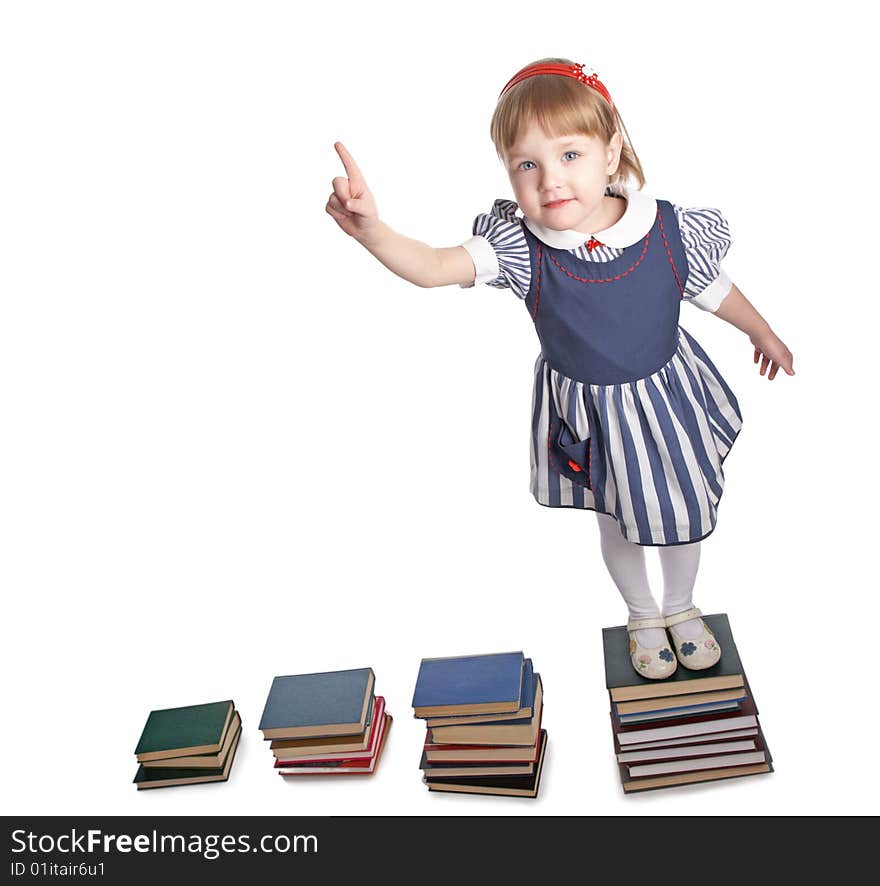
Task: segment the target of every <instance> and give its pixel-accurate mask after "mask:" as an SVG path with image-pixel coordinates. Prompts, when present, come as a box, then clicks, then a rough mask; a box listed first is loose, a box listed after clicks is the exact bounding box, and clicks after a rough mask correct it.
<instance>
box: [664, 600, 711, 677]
mask: <svg viewBox="0 0 880 886" xmlns="http://www.w3.org/2000/svg"><path fill="white" fill-rule="evenodd" d="M702 614H703V613H702V612H700V610H699V609H697V607H696V606H692V607H691V608H690V609H686V610H685V611H684V612H676V613H675V615H667V616H666V618H665V619H664V621H665V624H666V627H667V628H668V629H669V635H670V636H671V637H672V643H673V645H674V646H675V654H676V656H677V657H678V660H679V661H680V662H681V663H682V665H683V666H684V667H686V668H687V669H688V670H689V671H702V670H705V669H706V668H711V667H712V665H715V664H718V661H719V659H720V658H721V647H720V646H719V645H718V641H717V640H716V639H715V635H714V634H713V633H712V630H711V629H710V627H709V625H707V624H706V622H704V621H703V619H702V618H700V616H701V615H702ZM693 618H700V624H701V625H702V627H703V630H702V631H701V633H700V636H699V637H697V638H696V639H694V640H688V639H686V638H684V637H682V636H680V635H679V634H678V633H677V632H676V630H675V626H676V625H677V624H681V623H682V622H683V621H690V620H691V619H693Z"/></svg>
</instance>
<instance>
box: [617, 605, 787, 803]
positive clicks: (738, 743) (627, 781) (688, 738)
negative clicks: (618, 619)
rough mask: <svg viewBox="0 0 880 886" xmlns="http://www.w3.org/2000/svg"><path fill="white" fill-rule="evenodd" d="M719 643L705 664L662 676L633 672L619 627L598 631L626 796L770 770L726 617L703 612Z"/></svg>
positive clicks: (770, 765) (751, 695)
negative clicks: (715, 656) (714, 655)
mask: <svg viewBox="0 0 880 886" xmlns="http://www.w3.org/2000/svg"><path fill="white" fill-rule="evenodd" d="M703 621H704V622H705V623H706V624H707V625H708V626H709V627H710V628H711V630H712V632H713V633H714V634H715V638H716V640H717V641H718V643H719V645H720V646H721V649H722V653H721V659H720V661H718V663H717V664H715V665H713V666H712V667H711V668H706V669H705V670H702V671H690V670H688V669H687V668H685V667H683V666H682V665H681V664H679V666H678V667H677V668H676V670H675V673H674V674H673V675H672V676H671V677H669V678H667V679H665V680H649V679H647V678H645V677H641V676H639V675H638V674H637V673H636V672H635V671H634V670H633V667H632V664H631V662H630V658H629V638H628V636H627V630H626V628H625V627H624V626H618V627H614V628H603V630H602V642H603V646H604V650H605V685H606V686H607V687H608V694H609V696H610V698H611V730H612V734H613V736H614V751H615V753H616V755H617V764H618V770H619V774H620V780H621V783H622V785H623V790H624V791H625V792H626V793H632V792H636V791H646V790H652V789H655V788H666V787H672V786H674V785H682V784H693V783H695V782H703V781H714V780H717V779H726V778H739V777H742V776H746V775H758V774H760V773H763V772H772V771H773V763H772V757H771V756H770V751H769V750H768V748H767V743H766V741H765V740H764V733H763V731H762V729H761V724H760V723H759V722H758V708H757V705H756V704H755V699H754V696H753V694H752V690H751V687H750V686H749V683H748V680H747V679H746V675H745V671H744V670H743V666H742V662H741V661H740V657H739V653H738V651H737V648H736V645H735V644H734V642H733V634H732V633H731V630H730V623H729V622H728V619H727V615H725V614H723V613H721V614H718V615H704V616H703Z"/></svg>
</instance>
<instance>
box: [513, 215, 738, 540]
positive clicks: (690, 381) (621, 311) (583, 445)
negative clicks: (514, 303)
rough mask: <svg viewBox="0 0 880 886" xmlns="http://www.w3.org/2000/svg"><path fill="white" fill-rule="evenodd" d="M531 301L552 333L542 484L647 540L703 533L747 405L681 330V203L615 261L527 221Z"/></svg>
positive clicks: (539, 404) (569, 503)
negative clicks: (558, 245)
mask: <svg viewBox="0 0 880 886" xmlns="http://www.w3.org/2000/svg"><path fill="white" fill-rule="evenodd" d="M523 232H524V234H525V237H526V241H527V243H528V247H529V256H530V259H531V267H532V277H531V284H530V287H529V292H528V295H527V297H526V299H525V303H526V307H527V308H528V310H529V312H530V314H531V316H532V319H533V320H534V323H535V329H536V330H537V333H538V338H539V339H540V342H541V355H540V356H539V358H538V361H537V363H536V364H535V388H534V396H533V402H532V446H531V461H532V477H531V487H532V494H533V495H534V496H535V498H536V499H537V500H538V502H539V503H541V504H543V505H548V506H550V507H579V508H589V509H592V510H596V511H600V512H602V513H607V514H610V515H611V516H613V517H615V518H616V520H617V522H618V524H619V526H620V530H621V532H622V533H623V535H624V536H625V537H626V538H627V539H629V540H630V541H633V542H636V543H637V544H643V545H672V544H684V543H688V542H694V541H699V540H700V539H702V538H705V537H706V536H707V535H709V533H710V532H712V530H713V529H714V527H715V521H716V517H717V507H718V502H719V500H720V498H721V493H722V490H723V485H724V475H723V472H722V468H721V464H722V462H723V460H724V458H725V457H726V455H727V453H728V452H729V451H730V447H731V446H732V445H733V442H734V440H735V439H736V436H737V434H738V433H739V429H740V427H741V425H742V416H741V415H740V411H739V405H738V404H737V401H736V398H735V397H734V395H733V393H732V392H731V390H730V388H729V387H728V386H727V384H726V383H725V382H724V380H723V379H722V377H721V375H720V374H719V373H718V370H717V369H716V368H715V366H714V365H713V364H712V362H711V361H710V360H709V358H708V357H707V356H706V354H705V353H704V351H703V350H702V348H700V346H699V345H698V344H697V342H696V341H695V340H694V339H693V337H692V336H690V335H689V334H688V333H687V332H685V330H684V329H682V328H681V327H679V325H678V320H679V308H680V305H681V299H682V293H683V288H684V287H683V284H684V281H685V280H687V274H688V267H687V258H686V256H685V251H684V247H683V246H682V242H681V235H680V233H679V228H678V222H677V219H676V216H675V211H674V208H673V207H672V205H671V204H669V203H667V202H665V201H657V215H656V218H655V220H654V224H653V225H652V227H651V230H650V231H649V232H648V233H647V234H646V235H645V237H644V238H642V239H641V240H640V241H638V242H637V243H634V244H633V245H631V246H629V247H627V248H626V249H625V250H624V251H623V253H622V254H621V255H620V256H619V257H618V258H616V259H613V260H612V261H608V262H598V261H597V262H586V261H582V260H579V259H577V258H576V257H574V256H573V255H572V254H571V253H569V252H568V251H567V250H564V249H554V248H551V247H549V246H547V245H546V244H545V243H543V242H542V241H541V240H539V239H538V238H537V237H535V235H534V234H532V232H531V231H530V230H529V229H528V227H526V226H523Z"/></svg>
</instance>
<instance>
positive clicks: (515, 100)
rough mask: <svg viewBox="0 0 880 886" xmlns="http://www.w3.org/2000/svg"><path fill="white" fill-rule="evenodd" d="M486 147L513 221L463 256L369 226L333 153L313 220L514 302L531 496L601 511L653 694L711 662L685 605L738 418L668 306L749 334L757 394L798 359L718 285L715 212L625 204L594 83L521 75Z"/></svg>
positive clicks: (441, 278)
mask: <svg viewBox="0 0 880 886" xmlns="http://www.w3.org/2000/svg"><path fill="white" fill-rule="evenodd" d="M491 135H492V140H493V142H494V143H495V147H496V150H497V152H498V155H499V157H500V159H501V160H502V162H503V163H504V165H505V167H506V169H507V172H508V175H509V176H510V183H511V185H512V186H513V192H514V195H515V196H516V202H515V203H514V202H511V201H509V200H497V201H496V202H495V205H494V206H493V208H492V211H491V213H489V214H485V215H479V216H477V219H476V221H475V222H474V227H473V234H474V236H473V237H472V238H471V239H470V240H468V241H467V242H465V243H464V244H462V245H461V246H456V247H452V248H448V249H434V248H432V247H430V246H427V245H426V244H424V243H420V242H418V241H415V240H410V239H407V238H406V237H403V236H402V235H400V234H398V233H396V232H395V231H392V230H391V229H390V228H389V227H387V225H385V224H384V223H383V222H381V221H380V220H379V216H378V214H377V211H376V204H375V201H374V200H373V197H372V195H371V193H370V191H369V190H368V188H367V186H366V183H365V181H364V178H363V176H362V175H361V172H360V170H359V169H358V167H357V165H356V164H355V162H354V160H353V158H352V157H351V155H350V154H349V153H348V151H347V150H346V149H345V148H344V146H343V145H342V144H340V143H337V144H336V150H337V152H338V153H339V156H340V158H341V160H342V163H343V165H344V167H345V171H346V174H347V178H344V177H340V178H336V179H334V180H333V193H332V194H331V195H330V199H329V201H328V203H327V207H326V209H327V212H328V213H329V214H330V215H331V216H332V217H333V218H334V219H335V220H336V222H337V224H338V225H339V226H340V227H341V228H342V230H343V231H345V232H346V233H347V234H349V235H350V236H352V237H354V238H355V239H356V240H358V242H360V243H361V244H363V245H364V246H365V247H366V248H367V249H368V250H369V251H370V252H371V253H372V254H373V255H375V256H376V258H378V259H379V261H381V262H382V263H383V264H384V265H385V266H386V267H387V268H389V269H390V270H391V271H393V272H394V273H395V274H398V275H399V276H401V277H403V278H404V279H406V280H409V281H411V282H412V283H415V284H416V285H418V286H426V287H427V286H445V285H449V284H453V283H457V284H459V285H461V286H472V285H474V284H475V283H487V284H488V285H490V286H495V287H498V288H509V289H511V290H512V291H513V293H514V294H515V295H517V296H518V297H519V298H520V299H522V301H523V302H524V304H525V306H526V308H527V309H528V311H529V314H530V316H531V318H532V320H533V321H534V324H535V328H536V330H537V333H538V338H539V339H540V342H541V354H540V356H539V357H538V360H537V363H536V364H535V385H534V393H533V401H532V445H531V463H532V471H531V489H532V494H533V495H534V496H535V498H536V499H537V501H538V502H539V503H540V504H543V505H547V506H549V507H570V508H582V509H589V510H593V511H595V512H596V516H597V518H598V521H599V530H600V539H601V549H602V556H603V558H604V560H605V563H606V565H607V567H608V571H609V572H610V574H611V577H612V579H613V581H614V583H615V584H616V585H617V587H618V589H619V590H620V593H621V595H622V596H623V598H624V600H625V601H626V604H627V607H628V609H629V621H628V622H627V629H628V632H629V638H630V657H631V660H632V663H633V667H634V668H635V669H636V671H637V672H638V673H639V674H641V675H642V676H643V677H648V678H652V679H663V678H664V677H668V676H670V675H671V674H672V673H673V672H674V671H675V669H676V667H677V664H678V663H679V662H680V663H681V664H682V666H684V667H686V668H689V669H692V670H701V669H703V668H708V667H711V666H712V665H714V664H715V663H716V662H717V661H718V660H719V658H720V656H721V649H720V648H719V645H718V643H717V642H716V641H715V638H714V637H713V635H712V632H711V631H710V630H709V628H708V627H707V626H706V624H705V623H704V622H703V620H702V618H701V617H700V615H701V613H700V610H699V609H697V608H696V607H694V606H693V602H692V593H693V587H694V581H695V579H696V574H697V567H698V566H699V561H700V541H701V540H702V539H704V538H706V536H708V535H709V534H710V533H711V532H712V530H713V529H714V528H715V520H716V516H717V508H718V502H719V500H720V498H721V493H722V489H723V484H724V474H723V472H722V468H721V464H722V462H723V460H724V458H725V457H726V456H727V453H728V452H729V451H730V448H731V446H732V445H733V442H734V440H735V439H736V436H737V434H738V433H739V429H740V426H741V424H742V417H741V415H740V411H739V406H738V404H737V401H736V398H735V397H734V395H733V393H732V392H731V390H730V388H728V386H727V384H726V383H725V382H724V379H723V378H722V377H721V375H720V374H719V373H718V370H717V369H716V368H715V366H714V365H713V364H712V361H711V360H710V359H709V358H708V356H707V355H706V353H705V352H704V351H703V349H702V348H701V347H700V346H699V345H698V344H697V342H696V341H695V340H694V339H693V338H692V337H691V336H690V335H689V334H688V333H687V332H685V330H684V329H682V328H681V327H679V325H678V318H679V306H680V304H681V301H682V300H686V301H690V302H692V303H693V304H695V305H697V307H699V308H702V309H703V310H706V311H711V312H713V313H714V314H715V315H716V316H718V317H721V318H722V319H723V320H726V321H727V322H728V323H731V324H732V325H734V326H736V327H737V328H738V329H740V330H742V331H743V332H744V333H745V334H746V335H748V336H749V338H750V340H751V342H752V344H753V345H754V348H755V352H754V360H755V362H756V363H757V362H758V360H759V359H760V361H761V367H760V372H761V375H764V374H765V373H766V372H767V369H768V367H769V374H768V378H769V379H770V380H772V379H774V378H775V377H776V373H777V371H778V369H779V367H780V366H781V367H782V368H783V369H784V370H785V371H786V373H788V374H789V375H794V370H793V369H792V355H791V353H790V351H789V350H788V348H787V347H786V346H785V345H784V344H783V343H782V342H781V341H780V340H779V338H778V337H777V336H776V335H775V334H774V332H773V330H772V329H771V328H770V326H769V325H768V324H767V322H766V321H765V320H764V319H763V318H762V317H761V315H760V314H759V313H758V312H757V311H756V310H755V309H754V308H753V307H752V305H751V304H750V303H749V302H748V301H747V300H746V298H745V296H744V295H743V294H742V293H741V292H740V291H739V290H738V289H737V287H736V286H735V285H733V284H732V282H731V281H730V279H729V278H728V277H727V276H726V275H725V273H724V271H723V270H722V269H721V265H720V262H721V259H723V258H724V256H725V255H726V253H727V250H728V247H729V246H730V238H729V234H728V228H727V222H726V221H725V219H724V218H723V216H722V215H721V213H720V212H719V211H718V210H717V209H682V208H680V207H678V206H675V205H674V204H671V203H668V202H666V201H665V200H655V199H654V198H652V197H649V196H647V195H646V194H644V193H643V192H642V191H641V190H639V188H641V187H642V186H643V185H644V175H643V173H642V167H641V164H640V163H639V160H638V157H637V156H636V153H635V151H634V150H633V147H632V144H631V143H630V141H629V136H628V135H627V132H626V128H625V127H624V125H623V121H622V119H621V117H620V113H619V111H618V109H617V107H616V106H615V104H614V102H613V100H612V97H611V95H610V94H609V92H608V90H607V89H606V88H605V86H604V84H603V83H602V82H601V81H600V80H599V78H598V77H597V76H596V74H595V73H593V72H591V71H589V70H585V69H584V68H583V66H582V65H579V64H575V63H573V62H571V61H568V60H567V59H558V58H553V59H542V60H541V61H538V62H534V63H532V64H530V65H528V66H527V67H525V68H523V69H522V70H520V71H519V72H518V73H517V74H516V75H515V76H514V77H513V78H512V79H511V80H510V81H509V82H508V83H507V85H506V86H505V87H504V89H503V90H502V92H501V95H500V97H499V100H498V105H497V107H496V108H495V113H494V116H493V117H492V123H491ZM517 210H519V211H521V213H522V215H521V216H520V215H518V214H517ZM649 545H650V546H656V547H657V548H658V551H659V554H660V562H661V566H662V572H663V602H662V607H658V605H657V603H656V602H655V600H654V598H653V596H652V595H651V590H650V587H649V585H648V576H647V571H646V568H645V557H644V550H643V548H644V546H649ZM667 628H668V630H669V636H671V641H670V639H669V637H668V636H667V633H666V629H667ZM670 647H672V649H673V650H674V653H675V654H673V652H672V651H671V650H670Z"/></svg>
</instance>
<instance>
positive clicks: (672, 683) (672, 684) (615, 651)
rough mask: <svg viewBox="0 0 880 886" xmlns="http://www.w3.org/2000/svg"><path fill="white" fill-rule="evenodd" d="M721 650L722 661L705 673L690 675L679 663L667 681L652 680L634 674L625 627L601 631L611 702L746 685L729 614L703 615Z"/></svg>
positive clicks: (696, 672) (690, 672)
mask: <svg viewBox="0 0 880 886" xmlns="http://www.w3.org/2000/svg"><path fill="white" fill-rule="evenodd" d="M703 621H704V622H705V623H706V624H707V625H708V626H709V628H710V629H711V631H712V633H713V634H715V639H716V640H717V641H718V645H719V646H720V647H721V658H720V660H719V661H718V662H717V663H716V664H714V665H712V667H711V668H706V669H705V670H702V671H690V670H688V669H687V668H686V667H684V666H683V665H682V664H681V663H679V665H678V667H677V668H676V669H675V673H674V674H673V675H672V676H671V677H667V678H666V679H665V680H650V679H648V678H647V677H642V676H640V675H639V674H637V673H636V672H635V669H634V668H633V666H632V661H631V660H630V655H629V635H628V632H627V630H626V625H618V626H617V627H613V628H602V645H603V647H604V652H605V686H606V687H607V688H608V691H609V693H610V694H611V700H612V701H634V700H635V699H641V698H664V697H666V696H674V695H686V694H689V693H695V692H715V691H719V690H722V689H736V688H739V687H741V686H742V685H743V668H742V663H741V662H740V658H739V653H738V652H737V649H736V644H735V643H734V642H733V634H732V633H731V630H730V622H729V621H728V619H727V614H726V613H723V612H722V613H718V614H716V615H704V616H703Z"/></svg>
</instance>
